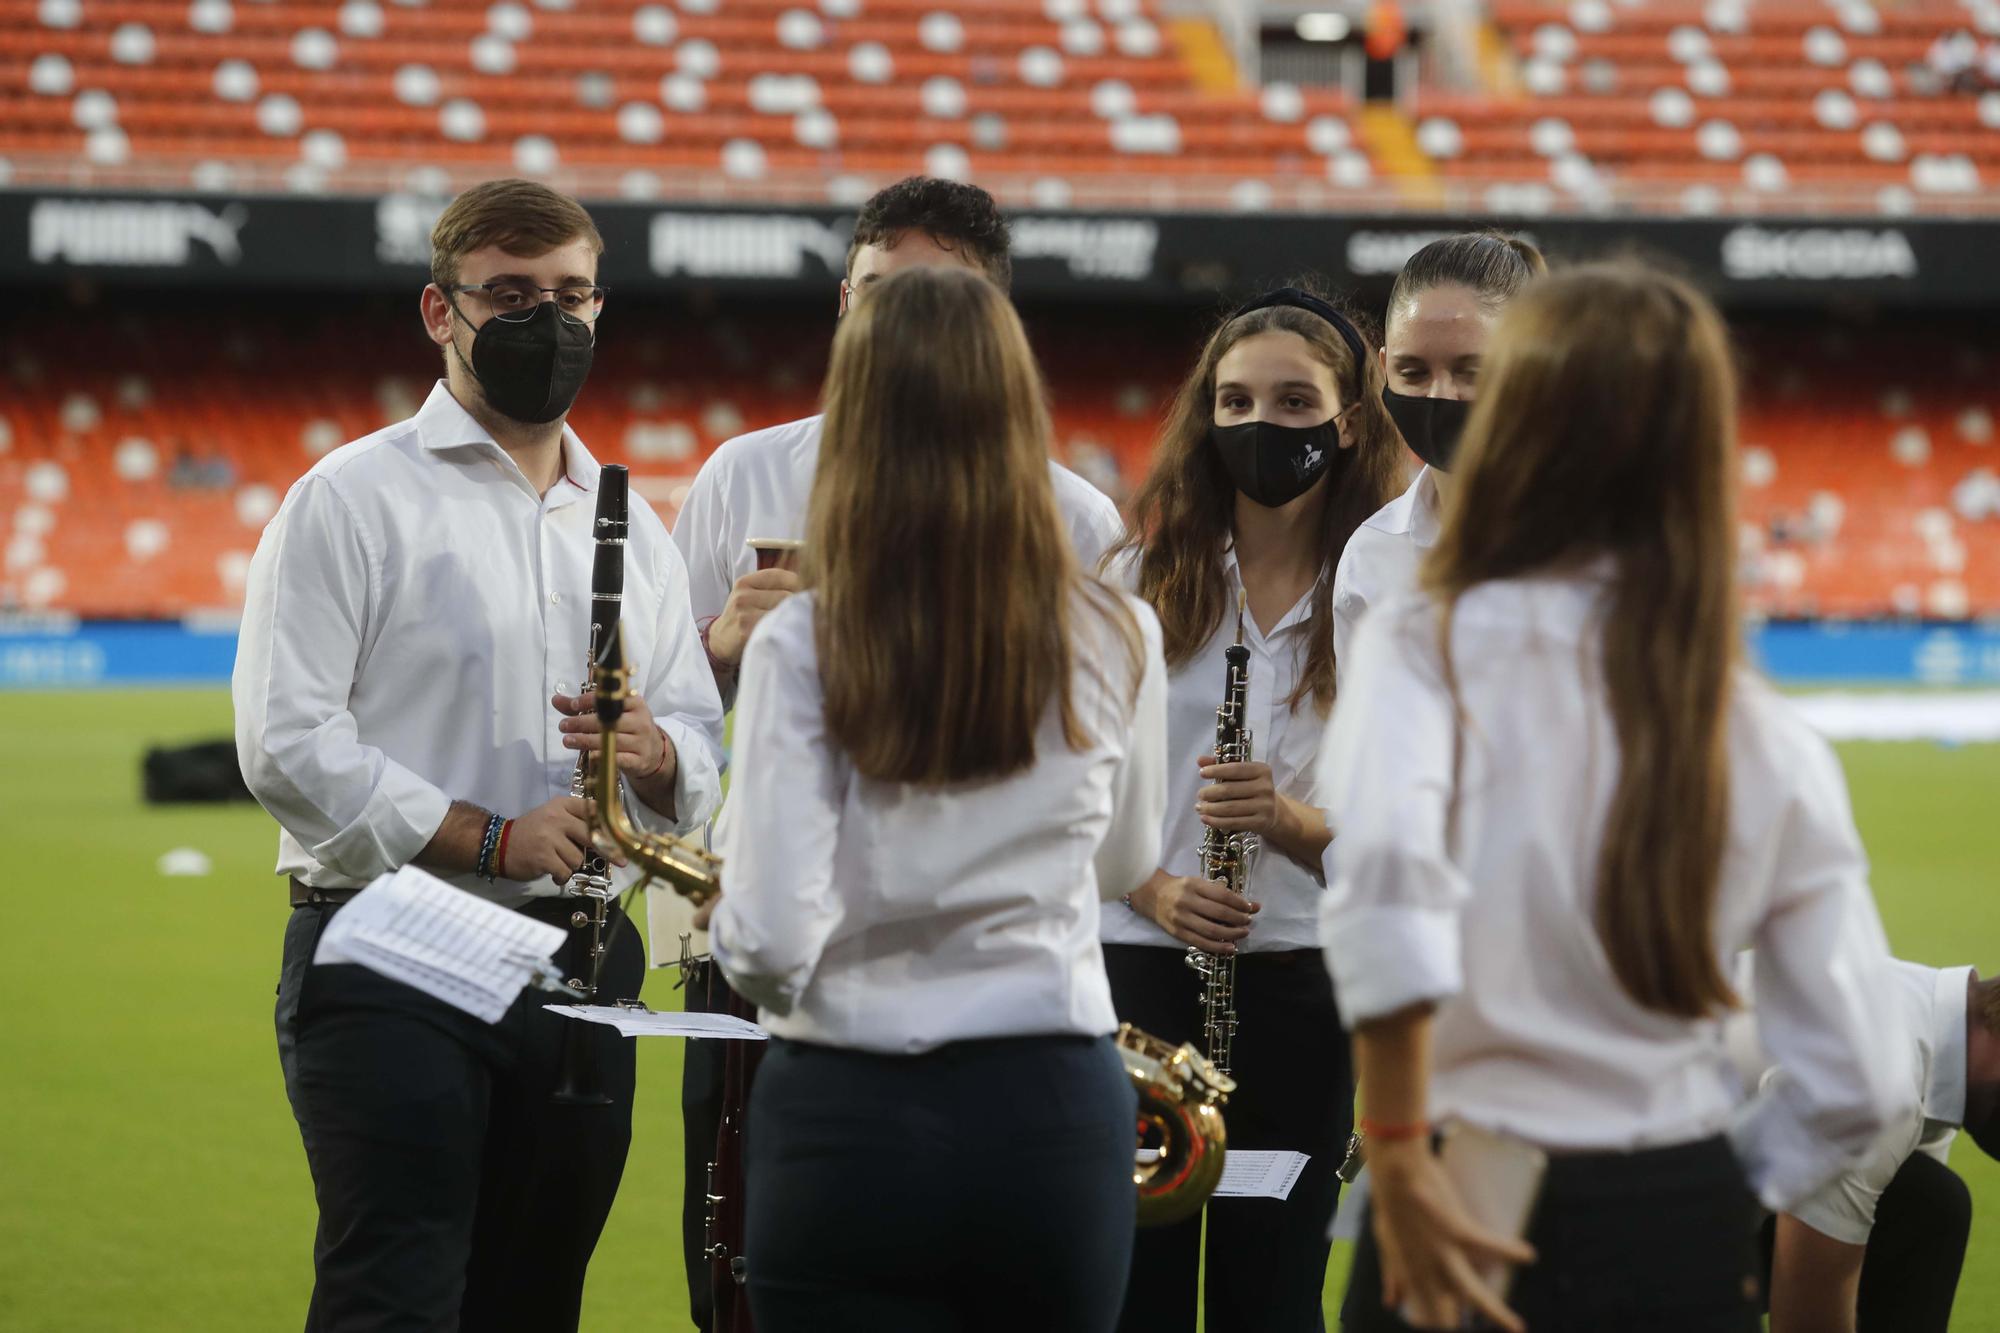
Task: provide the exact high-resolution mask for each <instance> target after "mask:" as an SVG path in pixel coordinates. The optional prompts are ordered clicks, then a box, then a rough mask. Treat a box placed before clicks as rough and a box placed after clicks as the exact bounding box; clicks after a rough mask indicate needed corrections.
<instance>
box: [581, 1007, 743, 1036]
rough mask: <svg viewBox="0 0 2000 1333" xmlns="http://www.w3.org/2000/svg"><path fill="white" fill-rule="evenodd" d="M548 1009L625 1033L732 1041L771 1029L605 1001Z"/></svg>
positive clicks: (722, 1017)
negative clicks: (604, 1002)
mask: <svg viewBox="0 0 2000 1333" xmlns="http://www.w3.org/2000/svg"><path fill="white" fill-rule="evenodd" d="M543 1007H544V1008H546V1009H547V1010H548V1011H549V1012H550V1013H552V1014H561V1015H562V1016H563V1017H564V1018H577V1019H581V1020H583V1021H584V1022H586V1023H603V1024H605V1025H606V1026H609V1027H614V1028H617V1029H618V1031H619V1032H620V1033H622V1034H623V1035H625V1036H627V1037H721V1038H723V1039H725V1040H731V1041H766V1040H768V1039H769V1038H770V1035H771V1034H770V1033H768V1032H766V1031H765V1030H764V1029H763V1028H760V1027H758V1026H757V1025H756V1024H755V1023H751V1022H747V1021H746V1020H744V1019H741V1018H733V1017H731V1016H730V1015H728V1014H701V1013H694V1014H688V1013H665V1014H656V1013H653V1012H651V1011H650V1010H646V1009H620V1008H618V1007H617V1006H616V1005H608V1004H551V1005H544V1006H543Z"/></svg>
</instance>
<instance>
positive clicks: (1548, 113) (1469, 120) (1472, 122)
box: [1416, 0, 2000, 214]
mask: <svg viewBox="0 0 2000 1333" xmlns="http://www.w3.org/2000/svg"><path fill="white" fill-rule="evenodd" d="M1492 12H1493V21H1494V23H1495V25H1496V27H1497V28H1498V30H1499V32H1500V34H1501V39H1502V44H1503V48H1504V51H1503V54H1502V56H1501V57H1499V58H1498V61H1497V63H1498V64H1499V66H1500V68H1499V69H1498V70H1497V71H1496V73H1495V76H1494V81H1495V83H1496V86H1498V87H1502V88H1505V89H1509V90H1512V91H1514V92H1515V93H1517V94H1518V95H1513V96H1492V95H1487V94H1481V95H1476V96H1465V95H1449V94H1440V93H1433V92H1425V93H1424V94H1422V95H1420V96H1419V98H1418V99H1417V107H1416V115H1417V126H1416V137H1417V144H1418V146H1419V148H1420V149H1421V150H1422V151H1423V152H1424V154H1425V155H1426V157H1427V158H1429V159H1430V161H1431V162H1432V164H1433V166H1434V168H1435V169H1436V170H1437V171H1438V172H1439V173H1440V174H1442V175H1445V176H1447V177H1450V178H1455V179H1459V180H1463V181H1470V182H1501V183H1514V182H1523V181H1538V180H1539V181H1545V182H1547V183H1548V185H1549V186H1550V187H1552V188H1554V189H1557V190H1560V191H1562V192H1563V194H1564V195H1565V196H1567V199H1568V201H1569V202H1573V203H1580V204H1584V205H1589V204H1592V203H1595V202H1600V201H1603V200H1605V199H1607V198H1608V197H1610V196H1611V195H1612V193H1613V191H1614V188H1615V189H1616V192H1617V194H1618V196H1619V197H1620V198H1621V199H1622V200H1623V201H1626V202H1631V201H1633V200H1636V199H1649V200H1650V201H1651V202H1653V203H1655V204H1658V205H1662V206H1665V207H1667V208H1678V209H1680V210H1683V211H1688V212H1695V213H1714V212H1719V211H1723V210H1725V209H1727V210H1729V211H1759V210H1760V209H1764V208H1768V207H1770V205H1771V201H1772V200H1773V199H1774V198H1777V199H1782V200H1783V201H1784V204H1785V206H1786V207H1790V208H1793V209H1805V210H1810V211H1828V210H1830V211H1856V210H1860V211H1879V212H1882V213H1888V214H1901V213H1910V212H1913V211H1917V210H1918V209H1919V208H1921V209H1923V210H1925V211H1942V212H1950V211H1955V210H1958V209H1973V208H1990V191H1982V188H1981V187H1982V182H1986V183H1991V182H1992V181H1994V179H1995V178H1996V175H2000V133H1996V131H2000V81H1996V82H1995V83H1994V84H1993V85H1992V86H1990V87H1983V88H1982V87H1981V83H1982V80H1978V79H1975V80H1966V81H1962V82H1961V83H1960V84H1959V85H1958V86H1957V87H1956V88H1954V87H1953V86H1952V85H1950V84H1948V83H1947V82H1945V81H1944V79H1943V78H1942V77H1941V76H1940V74H1939V73H1938V71H1937V70H1935V69H1934V68H1933V64H1932V61H1931V53H1932V48H1933V46H1934V45H1935V44H1937V43H1939V42H1940V41H1941V40H1943V39H1947V38H1951V37H1953V36H1958V37H1960V38H1962V40H1963V41H1966V42H1970V43H1972V44H1973V45H1974V46H1975V47H1977V46H1978V43H1979V42H1980V41H1982V40H1983V41H1984V42H1985V43H1987V45H1989V46H1992V47H1993V48H1994V50H1995V51H1996V53H2000V4H1994V3H1992V2H1991V0H1970V2H1969V3H1966V4H1963V5H1961V4H1958V3H1953V2H1950V0H1911V2H1910V3H1905V4H1898V5H1893V6H1892V5H1882V6H1879V7H1878V6H1876V5H1873V4H1870V3H1867V0H1838V2H1836V3H1830V4H1822V3H1791V2H1789V0H1776V2H1775V3H1769V2H1760V3H1757V4H1754V5H1753V4H1750V3H1748V0H1650V2H1649V3H1642V4H1611V3H1607V0H1573V3H1569V4H1553V3H1547V0H1501V3H1499V4H1496V5H1495V6H1494V7H1493V11H1492ZM1975 31H1976V32H1978V33H1981V34H1984V36H1983V37H1982V38H1975V37H1973V36H1972V34H1973V33H1974V32H1975ZM1516 202H1517V203H1518V201H1516Z"/></svg>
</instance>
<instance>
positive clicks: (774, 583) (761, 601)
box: [708, 569, 802, 667]
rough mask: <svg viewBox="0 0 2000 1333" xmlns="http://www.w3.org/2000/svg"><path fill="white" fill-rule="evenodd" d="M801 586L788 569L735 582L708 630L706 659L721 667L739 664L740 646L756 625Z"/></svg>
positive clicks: (756, 573) (750, 575) (765, 571)
mask: <svg viewBox="0 0 2000 1333" xmlns="http://www.w3.org/2000/svg"><path fill="white" fill-rule="evenodd" d="M801 586H802V585H801V584H800V583H799V576H798V575H797V574H794V573H793V572H792V571H791V570H789V569H759V570H754V571H752V572H751V573H748V574H745V575H744V576H743V577H742V578H740V579H738V580H736V586H735V587H733V588H731V589H730V590H729V600H728V601H727V602H725V603H724V604H723V607H722V614H721V615H719V616H717V617H716V618H715V623H714V624H712V625H710V626H709V627H708V655H709V656H710V657H712V658H714V659H715V660H716V661H718V662H720V663H722V664H723V665H724V666H731V667H733V666H735V665H736V664H737V663H738V662H741V661H742V660H743V645H744V644H746V643H748V642H750V631H751V630H753V629H756V628H757V622H758V621H760V620H762V619H763V618H764V617H765V616H767V615H769V614H771V612H772V611H774V610H776V609H777V607H778V603H780V602H782V601H784V600H785V599H786V598H787V597H790V596H791V595H792V594H793V593H795V592H797V591H798V590H799V588H800V587H801Z"/></svg>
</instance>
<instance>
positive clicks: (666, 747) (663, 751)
mask: <svg viewBox="0 0 2000 1333" xmlns="http://www.w3.org/2000/svg"><path fill="white" fill-rule="evenodd" d="M653 730H654V731H657V732H659V733H660V762H659V763H657V764H654V765H653V771H652V772H650V773H648V774H646V775H645V777H646V778H656V777H658V776H660V770H661V769H663V768H665V767H666V766H667V756H668V755H670V754H672V753H673V750H674V743H673V742H672V741H670V740H668V739H667V729H666V728H665V727H662V726H661V725H660V724H659V723H657V722H655V723H654V724H653ZM643 780H644V778H642V779H641V781H643Z"/></svg>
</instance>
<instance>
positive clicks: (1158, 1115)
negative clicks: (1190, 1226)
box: [1117, 1023, 1236, 1227]
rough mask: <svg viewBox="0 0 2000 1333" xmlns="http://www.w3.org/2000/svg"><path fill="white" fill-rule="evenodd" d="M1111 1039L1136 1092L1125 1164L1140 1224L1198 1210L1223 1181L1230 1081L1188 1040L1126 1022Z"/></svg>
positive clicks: (1162, 1223) (1162, 1221)
mask: <svg viewBox="0 0 2000 1333" xmlns="http://www.w3.org/2000/svg"><path fill="white" fill-rule="evenodd" d="M1117 1044H1118V1056H1119V1058H1120V1059H1121V1060H1122V1061H1124V1064H1125V1072H1126V1074H1127V1075H1128V1076H1130V1078H1131V1080H1132V1086H1133V1088H1134V1090H1135V1091H1137V1092H1138V1094H1139V1124H1138V1129H1139V1139H1138V1146H1137V1150H1136V1151H1135V1152H1134V1154H1133V1164H1132V1183H1133V1185H1134V1186H1135V1187H1136V1188H1137V1190H1138V1194H1139V1200H1138V1207H1139V1225H1140V1226H1142V1227H1156V1226H1170V1225H1172V1224H1173V1223H1175V1222H1179V1221H1181V1220H1183V1219H1185V1218H1189V1217H1192V1216H1194V1215H1195V1214H1196V1213H1198V1212H1200V1211H1201V1209H1202V1206H1203V1205H1204V1204H1206V1203H1207V1202H1208V1198H1209V1196H1210V1195H1211V1194H1213V1193H1215V1187H1216V1185H1217V1184H1218V1183H1219V1182H1220V1181H1221V1180H1222V1163H1223V1158H1224V1156H1225V1155H1226V1153H1227V1150H1228V1146H1229V1136H1228V1132H1227V1130H1226V1129H1225V1128H1224V1125H1223V1119H1222V1107H1223V1104H1224V1103H1225V1102H1227V1101H1228V1100H1229V1094H1230V1093H1232V1092H1234V1091H1235V1090H1236V1080H1234V1079H1232V1078H1230V1077H1229V1076H1228V1075H1227V1074H1225V1073H1222V1072H1221V1071H1220V1070H1218V1069H1216V1068H1215V1066H1214V1065H1212V1064H1211V1063H1209V1061H1208V1060H1207V1059H1206V1058H1204V1057H1203V1056H1202V1054H1201V1052H1200V1051H1197V1050H1196V1049H1195V1048H1194V1046H1193V1045H1192V1044H1191V1043H1190V1044H1186V1045H1182V1046H1178V1047H1176V1046H1172V1045H1169V1044H1168V1043H1167V1042H1164V1041H1162V1040H1160V1038H1158V1037H1155V1036H1153V1035H1152V1034H1151V1033H1148V1032H1142V1031H1141V1030H1139V1029H1138V1028H1135V1027H1133V1026H1132V1025H1131V1024H1130V1023H1126V1024H1123V1025H1121V1026H1120V1027H1119V1029H1118V1037H1117Z"/></svg>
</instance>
